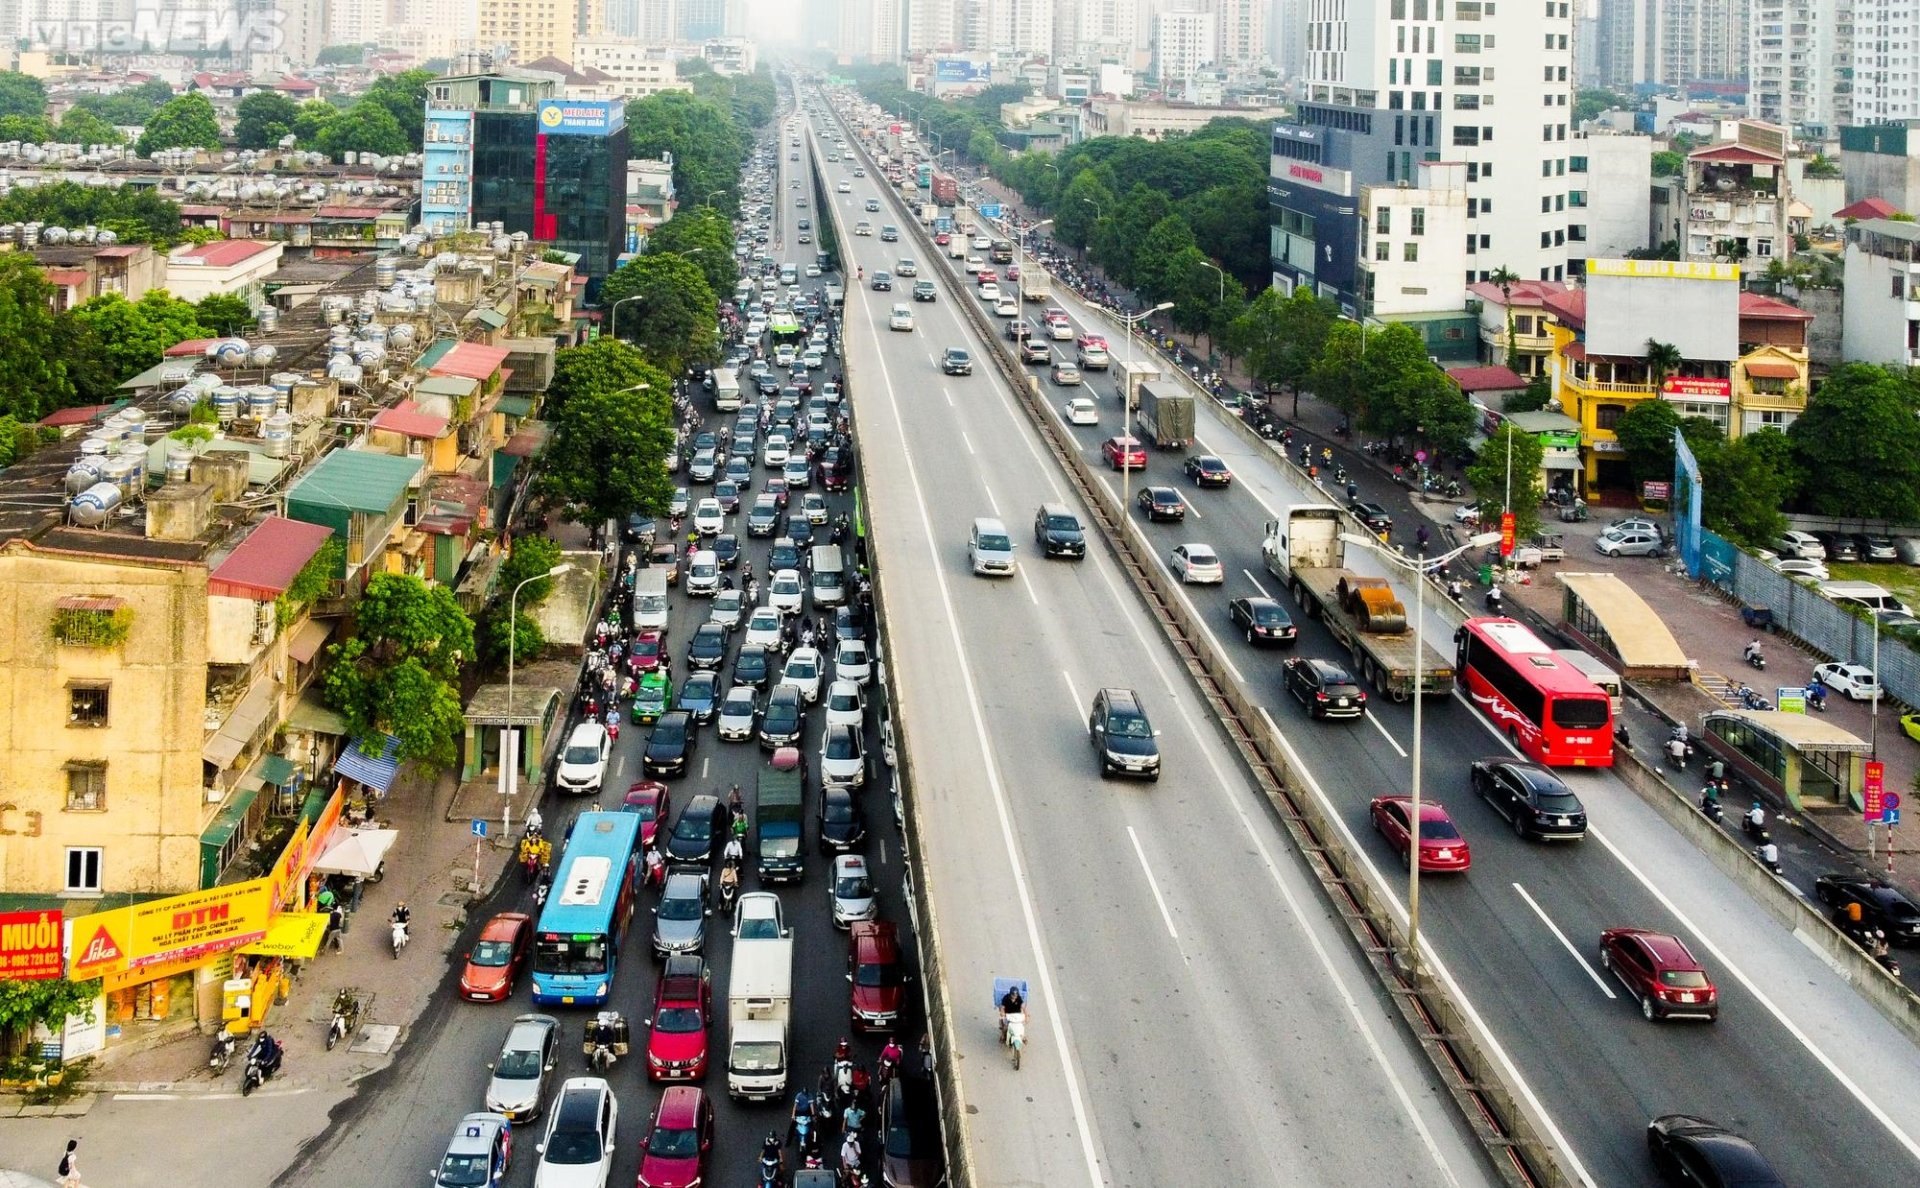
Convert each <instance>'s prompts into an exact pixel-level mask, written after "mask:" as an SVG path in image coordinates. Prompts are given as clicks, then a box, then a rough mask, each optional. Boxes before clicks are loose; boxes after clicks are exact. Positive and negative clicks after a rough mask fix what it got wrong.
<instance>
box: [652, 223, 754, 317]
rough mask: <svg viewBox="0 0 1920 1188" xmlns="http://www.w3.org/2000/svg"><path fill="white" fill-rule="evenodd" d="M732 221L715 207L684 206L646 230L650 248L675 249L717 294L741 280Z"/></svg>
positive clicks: (672, 250)
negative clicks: (735, 252) (690, 261)
mask: <svg viewBox="0 0 1920 1188" xmlns="http://www.w3.org/2000/svg"><path fill="white" fill-rule="evenodd" d="M733 244H734V240H733V224H732V223H731V222H730V221H729V220H728V219H726V218H725V217H724V216H723V215H721V214H720V212H718V211H716V210H714V209H713V208H712V207H706V206H696V207H694V208H693V209H691V210H681V211H679V212H677V213H676V214H675V215H674V216H673V217H672V218H670V219H668V220H667V221H666V222H664V223H662V224H660V225H659V226H658V227H655V228H654V229H653V230H652V231H651V232H649V233H648V234H647V252H648V253H649V254H654V253H667V252H672V253H676V254H679V255H684V256H685V257H686V258H687V259H689V260H692V261H693V264H694V267H696V268H698V269H699V270H700V272H701V274H702V275H703V276H705V277H706V278H707V287H708V288H709V289H711V290H713V293H714V295H715V296H716V297H717V296H719V295H720V294H721V293H731V292H733V287H734V286H735V285H737V284H739V283H740V267H739V265H738V264H737V263H736V262H735V259H734V255H733Z"/></svg>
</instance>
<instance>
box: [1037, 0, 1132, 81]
mask: <svg viewBox="0 0 1920 1188" xmlns="http://www.w3.org/2000/svg"><path fill="white" fill-rule="evenodd" d="M1061 7H1062V8H1065V9H1071V10H1072V14H1073V15H1072V21H1073V25H1072V29H1071V37H1072V44H1071V48H1070V49H1069V50H1067V51H1065V52H1064V53H1063V54H1062V57H1063V59H1064V60H1067V61H1073V62H1078V63H1079V64H1081V65H1083V66H1093V65H1096V64H1098V63H1100V62H1119V63H1124V64H1126V65H1128V66H1131V65H1132V64H1133V61H1134V54H1135V52H1136V50H1137V48H1138V45H1139V41H1140V33H1139V26H1140V8H1141V6H1140V4H1139V3H1138V0H1064V3H1063V4H1062V5H1061ZM1057 19H1058V18H1057V17H1056V20H1057Z"/></svg>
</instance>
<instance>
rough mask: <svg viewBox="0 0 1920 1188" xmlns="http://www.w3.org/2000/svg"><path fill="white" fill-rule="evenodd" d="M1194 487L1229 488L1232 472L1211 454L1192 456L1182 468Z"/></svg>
mask: <svg viewBox="0 0 1920 1188" xmlns="http://www.w3.org/2000/svg"><path fill="white" fill-rule="evenodd" d="M1182 469H1183V470H1185V471H1186V472H1187V477H1188V478H1190V479H1192V480H1193V485H1194V486H1196V487H1231V486H1232V485H1233V471H1231V470H1228V469H1227V464H1226V463H1225V462H1222V461H1221V460H1220V459H1218V458H1216V457H1214V456H1213V455H1212V454H1194V455H1193V456H1191V457H1189V458H1188V459H1187V461H1186V463H1185V465H1184V466H1183V467H1182Z"/></svg>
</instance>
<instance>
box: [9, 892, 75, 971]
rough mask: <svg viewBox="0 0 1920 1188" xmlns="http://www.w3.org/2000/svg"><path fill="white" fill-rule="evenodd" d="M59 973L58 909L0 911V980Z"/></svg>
mask: <svg viewBox="0 0 1920 1188" xmlns="http://www.w3.org/2000/svg"><path fill="white" fill-rule="evenodd" d="M60 974H61V969H60V913H59V911H58V910H57V909H56V910H52V911H40V912H0V981H10V982H37V981H42V980H45V979H47V978H57V977H59V976H60Z"/></svg>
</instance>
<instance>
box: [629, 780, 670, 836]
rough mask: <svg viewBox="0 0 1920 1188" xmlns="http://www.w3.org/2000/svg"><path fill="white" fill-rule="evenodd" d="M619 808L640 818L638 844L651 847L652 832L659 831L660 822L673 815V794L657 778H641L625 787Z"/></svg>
mask: <svg viewBox="0 0 1920 1188" xmlns="http://www.w3.org/2000/svg"><path fill="white" fill-rule="evenodd" d="M620 809H621V811H622V812H628V813H633V814H635V815H636V816H638V817H639V818H640V845H641V847H642V848H643V849H646V848H651V847H652V846H653V837H654V834H656V833H658V832H660V822H662V821H664V820H666V819H667V818H668V817H670V816H672V815H673V794H672V793H671V792H669V791H668V790H667V786H666V785H665V784H663V783H661V782H660V781H658V780H641V781H640V782H639V783H637V784H635V785H634V786H633V787H631V788H628V789H627V796H626V799H625V800H623V801H621V803H620Z"/></svg>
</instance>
